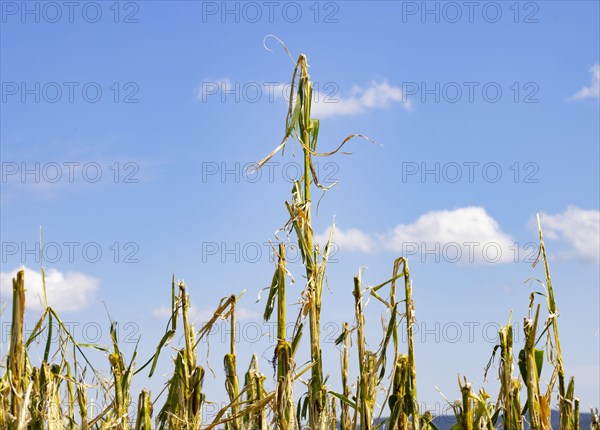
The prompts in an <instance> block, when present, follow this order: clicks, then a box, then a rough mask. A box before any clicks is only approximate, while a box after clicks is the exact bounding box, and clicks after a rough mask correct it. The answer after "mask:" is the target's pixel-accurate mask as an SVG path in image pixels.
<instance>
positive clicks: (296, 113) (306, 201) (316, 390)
mask: <svg viewBox="0 0 600 430" xmlns="http://www.w3.org/2000/svg"><path fill="white" fill-rule="evenodd" d="M296 78H298V82H297V84H296ZM296 85H297V92H296V97H295V99H294V90H295V89H296ZM312 92H313V84H312V82H311V81H310V77H309V74H308V64H307V60H306V56H305V55H304V54H300V56H299V57H298V60H297V62H296V67H295V69H294V73H293V76H292V85H291V88H290V102H289V108H288V114H287V117H286V129H285V130H286V131H285V135H284V137H283V139H282V141H281V143H280V144H279V146H277V148H275V149H274V150H273V151H272V152H271V153H270V154H269V155H267V156H266V157H265V158H264V159H263V160H261V161H260V162H259V163H257V169H260V168H261V167H262V166H264V165H265V163H267V162H268V161H269V160H270V159H271V158H272V157H273V156H274V155H275V154H276V153H278V152H279V151H283V149H284V148H285V144H286V142H287V140H288V139H289V138H290V137H292V136H293V137H294V138H296V139H297V140H298V142H299V143H300V145H301V146H302V152H303V161H304V169H303V170H304V171H303V176H302V178H301V180H299V181H295V182H294V186H293V189H292V201H291V202H286V207H287V210H288V212H289V214H290V221H289V222H288V224H287V225H286V227H288V228H289V227H290V226H291V228H293V230H294V231H295V233H296V236H297V238H298V244H299V248H300V253H301V255H302V262H303V264H304V266H305V271H306V279H307V284H306V288H305V290H304V292H303V299H304V308H303V315H306V314H308V318H309V331H310V357H311V377H310V380H309V383H308V417H309V420H308V421H309V423H308V424H309V427H310V428H311V429H312V430H325V428H326V426H327V421H328V418H327V405H328V403H329V402H328V397H327V389H326V387H325V386H324V382H323V363H322V358H321V295H322V291H323V282H324V279H325V269H326V266H327V258H328V253H329V249H330V244H331V239H332V234H333V228H332V230H331V234H330V239H329V242H328V244H327V246H326V247H325V250H324V252H323V253H321V252H320V250H319V247H318V246H317V245H316V244H315V241H314V232H313V227H312V205H311V187H312V185H315V186H316V187H317V188H319V189H321V190H326V189H329V188H331V186H333V185H331V186H329V187H324V186H322V185H321V184H320V183H319V180H318V177H317V173H316V169H315V167H314V164H313V156H317V157H327V156H330V155H333V154H335V153H337V152H339V151H340V149H341V148H342V147H343V146H344V145H345V144H346V143H347V142H348V141H349V140H351V139H353V138H354V137H362V138H366V137H365V136H362V135H359V134H353V135H350V136H348V137H346V138H345V139H344V140H343V141H342V143H341V144H340V145H339V146H338V148H337V149H335V150H334V151H331V152H327V153H319V152H317V138H318V135H319V124H320V123H319V120H318V119H313V118H311V104H312ZM319 257H320V259H319ZM292 343H293V342H292Z"/></svg>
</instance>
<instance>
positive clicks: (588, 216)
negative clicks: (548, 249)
mask: <svg viewBox="0 0 600 430" xmlns="http://www.w3.org/2000/svg"><path fill="white" fill-rule="evenodd" d="M540 217H541V222H542V228H543V230H544V235H545V236H546V237H547V238H548V239H554V240H564V241H566V242H567V243H568V244H569V245H570V249H569V250H567V251H565V252H563V253H561V254H560V257H562V258H565V259H576V260H579V261H583V262H588V263H590V262H591V263H595V264H600V211H598V210H586V209H580V208H578V207H575V206H569V208H567V210H566V211H564V212H562V213H558V214H554V215H549V214H546V213H542V214H541V215H540Z"/></svg>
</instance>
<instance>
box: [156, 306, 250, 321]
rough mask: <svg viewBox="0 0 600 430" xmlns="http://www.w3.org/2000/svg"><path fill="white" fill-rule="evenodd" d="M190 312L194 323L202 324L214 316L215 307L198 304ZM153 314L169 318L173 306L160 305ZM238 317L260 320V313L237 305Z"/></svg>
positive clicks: (240, 319) (244, 319)
mask: <svg viewBox="0 0 600 430" xmlns="http://www.w3.org/2000/svg"><path fill="white" fill-rule="evenodd" d="M188 312H189V317H190V320H191V322H192V323H193V324H198V323H200V324H201V323H205V322H207V321H208V320H210V319H211V318H212V317H213V315H214V313H215V309H204V308H198V307H197V306H194V305H192V306H190V308H189V311H188ZM152 315H153V316H155V317H156V318H169V317H170V316H171V308H169V307H167V306H164V305H163V306H160V307H159V308H157V309H154V310H153V311H152ZM236 318H237V320H238V321H251V320H258V319H260V314H259V313H258V312H255V311H253V310H251V309H248V308H244V307H236Z"/></svg>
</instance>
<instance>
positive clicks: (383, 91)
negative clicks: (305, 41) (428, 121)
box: [195, 77, 412, 118]
mask: <svg viewBox="0 0 600 430" xmlns="http://www.w3.org/2000/svg"><path fill="white" fill-rule="evenodd" d="M290 89H291V84H290V83H281V82H262V83H261V82H234V81H232V80H231V79H230V78H227V77H222V78H218V79H207V80H204V81H203V82H202V83H201V84H200V86H199V87H197V88H196V89H195V95H196V99H197V100H199V101H202V102H203V103H204V102H207V101H209V99H215V100H220V101H221V102H242V101H243V102H247V103H256V102H258V101H268V102H273V101H276V100H284V101H285V102H286V103H287V102H289V96H290V94H289V93H290ZM292 96H293V97H295V96H296V94H293V95H292ZM215 97H216V98H215ZM394 104H399V105H401V106H402V107H404V109H406V110H409V111H410V110H411V108H412V104H411V102H410V100H408V99H407V98H406V96H405V94H404V92H403V91H402V89H401V88H400V87H395V86H393V85H391V84H389V83H388V82H387V81H386V80H382V81H371V82H370V83H369V84H368V85H367V86H366V87H361V86H358V85H354V86H353V87H352V88H351V90H350V92H349V93H348V94H347V95H346V96H342V95H340V90H339V86H338V85H337V84H336V83H334V82H327V83H325V84H322V85H319V84H318V83H315V86H314V88H313V103H312V114H313V115H314V117H315V118H327V117H334V116H355V115H359V114H364V113H366V112H369V111H372V110H377V109H379V110H382V109H388V108H390V107H391V106H392V105H394Z"/></svg>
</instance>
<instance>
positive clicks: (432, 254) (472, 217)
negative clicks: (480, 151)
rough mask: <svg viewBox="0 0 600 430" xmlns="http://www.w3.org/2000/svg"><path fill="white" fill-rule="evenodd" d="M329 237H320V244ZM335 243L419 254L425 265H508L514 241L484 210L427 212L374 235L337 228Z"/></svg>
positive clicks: (365, 249) (366, 249)
mask: <svg viewBox="0 0 600 430" xmlns="http://www.w3.org/2000/svg"><path fill="white" fill-rule="evenodd" d="M328 234H329V231H326V232H325V233H323V234H321V235H317V240H318V241H319V243H324V242H325V241H326V240H327V238H328ZM333 242H335V243H336V244H338V245H339V248H340V249H342V250H344V249H345V250H355V251H361V252H365V253H372V252H374V251H376V250H378V249H379V250H387V251H393V252H396V253H398V254H401V255H404V256H406V257H409V258H411V257H414V256H416V255H420V256H421V261H423V262H428V261H436V262H437V261H446V262H461V263H467V262H468V263H486V262H487V263H505V262H509V261H512V260H513V259H514V253H513V252H512V251H511V249H510V248H511V246H512V245H513V243H514V242H513V240H512V238H511V237H510V235H508V234H507V233H505V232H503V231H502V229H501V228H500V226H499V224H498V222H497V221H496V220H495V219H494V218H492V217H491V216H490V215H488V213H487V212H486V210H485V208H482V207H465V208H459V209H455V210H440V211H431V212H427V213H426V214H424V215H421V216H420V217H419V218H418V219H417V220H416V221H415V222H413V223H409V224H398V225H397V226H396V227H394V228H393V229H392V230H391V231H389V232H387V233H376V234H374V235H371V234H369V233H365V232H363V231H360V230H357V229H349V230H346V231H344V230H340V229H338V228H336V229H335V231H334V235H333Z"/></svg>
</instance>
